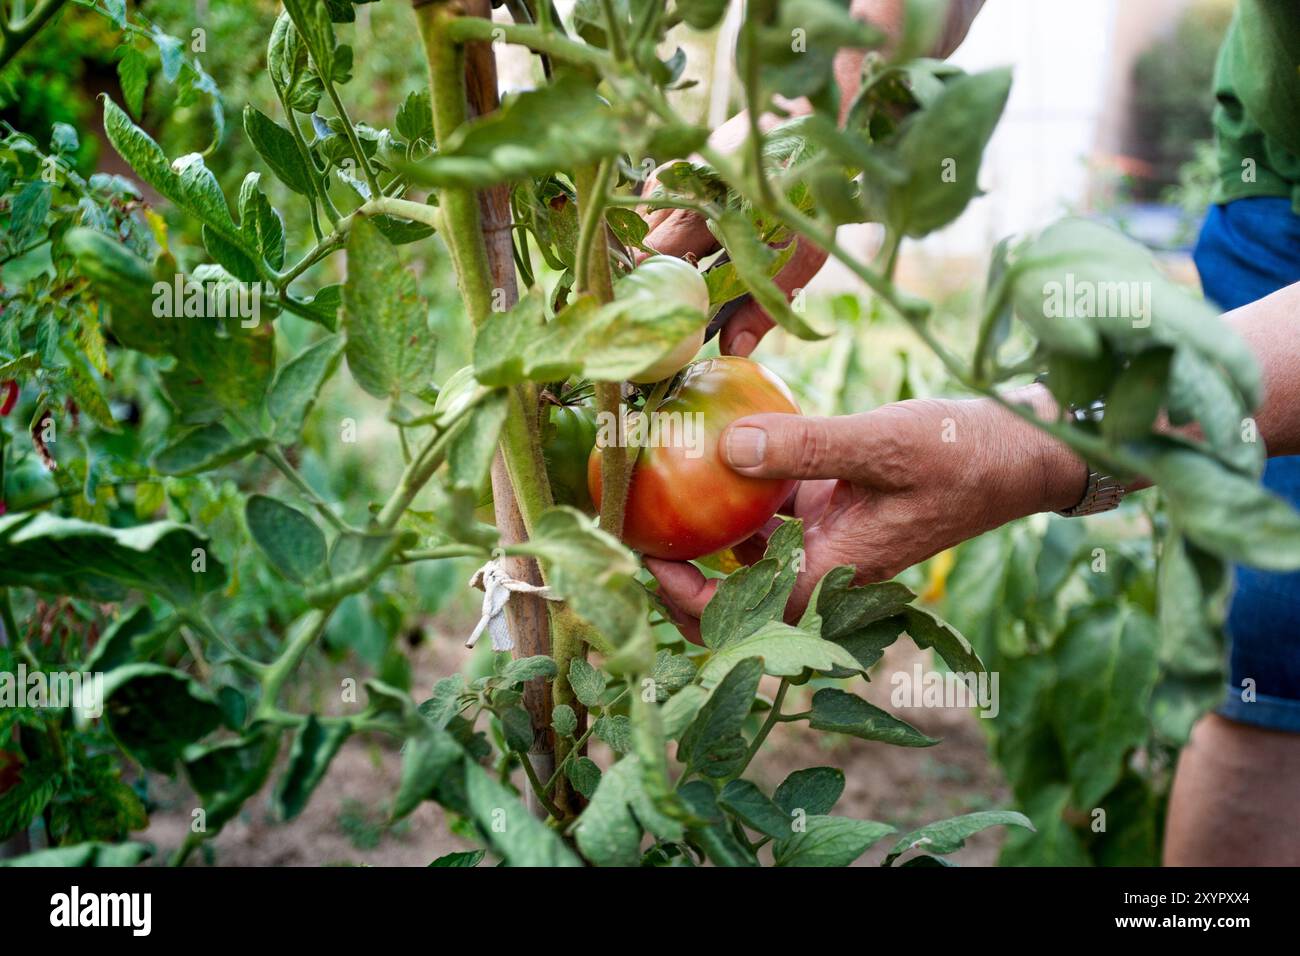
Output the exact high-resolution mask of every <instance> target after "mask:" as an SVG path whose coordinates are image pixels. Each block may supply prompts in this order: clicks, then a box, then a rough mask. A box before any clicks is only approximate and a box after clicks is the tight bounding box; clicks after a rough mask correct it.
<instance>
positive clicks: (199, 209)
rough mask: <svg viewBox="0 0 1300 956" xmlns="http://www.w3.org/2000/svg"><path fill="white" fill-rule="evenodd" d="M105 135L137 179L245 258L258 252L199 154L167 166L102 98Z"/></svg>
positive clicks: (156, 147)
mask: <svg viewBox="0 0 1300 956" xmlns="http://www.w3.org/2000/svg"><path fill="white" fill-rule="evenodd" d="M103 102H104V132H105V133H106V134H107V135H108V141H109V142H110V143H111V144H112V146H113V148H114V149H115V150H117V152H118V154H119V155H120V156H121V157H122V158H123V159H124V160H126V162H127V164H128V165H130V167H131V168H132V169H134V170H135V171H136V173H138V174H139V176H140V178H141V179H143V180H144V181H145V182H146V183H148V184H149V185H150V186H152V187H153V188H154V189H156V190H158V192H159V193H161V194H162V195H163V196H165V197H166V198H167V199H170V200H171V201H172V202H174V203H175V204H176V205H177V206H179V207H181V208H182V209H184V210H185V211H186V212H188V213H190V214H191V215H193V216H195V217H196V218H197V219H198V220H199V221H200V222H202V223H203V224H204V225H205V226H207V227H208V228H209V229H211V230H213V231H214V232H215V233H216V234H217V235H219V236H220V237H221V238H222V239H223V240H225V241H226V242H228V243H230V244H232V245H233V246H235V247H236V248H240V249H241V250H242V251H243V252H244V253H246V254H248V255H256V254H257V250H256V249H253V248H251V247H250V246H248V245H247V244H246V241H245V240H244V238H243V237H242V236H241V234H240V232H239V229H238V228H237V227H236V226H235V222H234V220H233V219H232V218H231V217H230V207H229V206H228V205H227V204H226V197H225V196H224V195H223V194H222V192H221V186H220V185H218V183H217V178H216V177H215V176H213V175H212V172H211V171H210V170H208V168H207V167H206V166H205V165H204V164H203V157H202V156H200V155H199V154H198V153H190V154H189V155H188V156H182V157H180V158H179V159H177V160H176V161H175V162H174V163H173V162H169V161H168V159H167V156H166V154H165V153H163V151H162V148H161V147H160V146H159V145H158V144H157V143H155V142H154V141H153V139H152V138H151V137H150V136H149V134H148V133H146V132H145V131H144V130H142V129H141V128H140V127H138V126H136V125H135V124H134V123H132V122H131V118H130V117H129V116H127V114H126V113H124V112H123V111H122V109H121V108H120V107H119V106H118V105H117V104H116V103H114V102H113V101H112V100H111V99H109V98H107V97H104V100H103Z"/></svg>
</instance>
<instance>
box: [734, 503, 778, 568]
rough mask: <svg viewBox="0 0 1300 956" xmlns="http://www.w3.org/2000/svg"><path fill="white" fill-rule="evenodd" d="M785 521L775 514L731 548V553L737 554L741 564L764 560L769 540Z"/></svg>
mask: <svg viewBox="0 0 1300 956" xmlns="http://www.w3.org/2000/svg"><path fill="white" fill-rule="evenodd" d="M783 524H785V522H784V521H783V520H782V519H781V518H778V517H776V516H775V515H773V516H772V517H771V518H769V519H768V521H767V524H765V525H763V527H761V528H759V529H758V530H757V531H755V532H754V533H753V534H751V535H750V536H749V537H748V538H746V539H745V540H744V541H742V542H740V544H738V545H735V546H734V547H733V548H732V549H731V553H732V554H734V555H735V556H736V560H737V561H739V562H740V563H741V564H744V565H750V564H756V563H758V562H759V561H762V560H763V555H764V554H766V553H767V542H768V540H769V539H770V538H771V537H772V535H774V534H776V532H777V529H778V528H780V527H781V525H783Z"/></svg>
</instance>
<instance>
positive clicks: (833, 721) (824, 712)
mask: <svg viewBox="0 0 1300 956" xmlns="http://www.w3.org/2000/svg"><path fill="white" fill-rule="evenodd" d="M808 724H809V726H810V727H812V728H813V730H829V731H831V732H832V733H837V734H848V735H849V736H850V737H860V738H862V739H863V740H881V741H884V742H885V743H890V744H895V745H896V746H899V747H933V746H934V745H935V744H937V743H938V742H939V741H938V740H936V739H935V738H934V737H927V736H926V735H925V734H923V733H921V732H920V731H919V730H917V729H916V728H915V727H913V726H912V725H911V724H909V723H907V722H906V721H902V720H899V719H898V718H897V717H895V716H894V715H893V714H889V713H886V712H885V711H883V710H881V709H880V708H879V707H876V706H875V705H873V704H869V703H867V702H866V701H865V700H863V699H862V698H861V697H858V696H857V695H856V694H850V693H848V692H847V691H842V690H836V689H835V688H833V687H823V688H822V689H821V690H819V691H818V692H817V693H816V694H814V695H813V706H812V715H811V716H810V717H809V720H808Z"/></svg>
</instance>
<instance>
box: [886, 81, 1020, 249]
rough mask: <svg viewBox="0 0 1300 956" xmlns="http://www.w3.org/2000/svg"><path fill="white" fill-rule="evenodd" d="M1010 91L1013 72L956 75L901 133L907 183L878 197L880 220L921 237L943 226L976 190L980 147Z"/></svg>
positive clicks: (900, 157) (900, 148) (900, 149)
mask: <svg viewBox="0 0 1300 956" xmlns="http://www.w3.org/2000/svg"><path fill="white" fill-rule="evenodd" d="M1010 92H1011V71H1010V70H1008V69H997V70H989V71H988V72H985V73H975V74H971V75H969V76H962V77H958V78H957V79H954V80H952V81H950V82H949V83H947V84H945V85H944V88H943V92H942V93H940V94H939V96H938V97H937V98H936V99H935V100H934V102H932V103H931V104H930V105H929V106H928V107H927V108H925V109H923V110H921V111H919V112H917V113H914V114H913V115H912V116H910V117H909V118H908V119H907V120H906V121H904V124H903V127H902V129H901V130H900V133H899V140H898V146H897V162H898V163H899V165H901V166H902V168H904V169H906V170H907V182H906V183H905V184H904V185H902V186H901V187H899V186H894V187H889V188H888V191H887V192H886V193H885V195H884V196H883V197H881V198H880V200H879V202H878V205H881V206H883V207H884V208H883V210H882V212H883V215H884V217H885V218H884V221H886V222H888V223H889V224H890V225H892V226H893V227H894V228H895V229H897V230H898V231H899V232H901V233H903V234H904V235H908V236H913V237H919V236H924V235H926V234H927V233H930V232H933V231H934V230H936V229H938V228H940V227H941V226H946V225H947V224H948V223H950V222H952V221H953V220H954V219H956V218H957V217H958V216H959V215H961V212H962V210H964V209H965V208H966V206H967V205H968V204H969V203H970V201H971V200H972V199H973V198H975V197H976V196H977V195H979V172H980V162H981V160H982V158H983V155H984V148H985V147H986V146H987V145H988V141H989V138H990V137H991V136H992V135H993V130H994V128H995V127H996V126H997V124H998V120H999V119H1000V118H1001V116H1002V110H1003V108H1004V107H1005V106H1006V102H1007V96H1008V95H1009V94H1010Z"/></svg>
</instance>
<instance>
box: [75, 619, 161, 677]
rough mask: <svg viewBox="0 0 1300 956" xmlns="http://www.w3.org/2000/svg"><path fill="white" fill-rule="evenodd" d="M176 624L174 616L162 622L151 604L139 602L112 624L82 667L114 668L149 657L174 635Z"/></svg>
mask: <svg viewBox="0 0 1300 956" xmlns="http://www.w3.org/2000/svg"><path fill="white" fill-rule="evenodd" d="M176 624H177V621H176V619H175V617H173V616H169V617H165V618H163V619H162V620H161V621H157V620H155V619H154V616H153V612H152V611H150V610H149V605H147V604H139V605H137V606H135V607H133V608H131V610H130V611H127V612H125V613H124V614H122V616H121V617H119V618H118V619H117V620H116V621H114V622H113V623H112V624H110V625H109V626H108V630H106V631H105V632H104V633H103V635H101V636H100V638H99V641H98V642H96V644H95V646H94V648H93V649H91V651H90V653H89V654H87V655H86V659H85V660H84V661H83V662H82V665H81V666H82V669H83V670H86V671H91V672H94V671H111V670H113V669H114V668H117V667H121V666H122V665H123V664H127V663H130V662H131V661H135V660H140V659H143V658H146V657H148V656H149V653H150V651H151V650H152V649H154V648H155V647H156V646H157V645H159V644H161V643H162V642H163V641H165V640H166V639H167V637H168V636H170V635H171V633H172V632H173V631H174V630H175V628H176Z"/></svg>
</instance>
